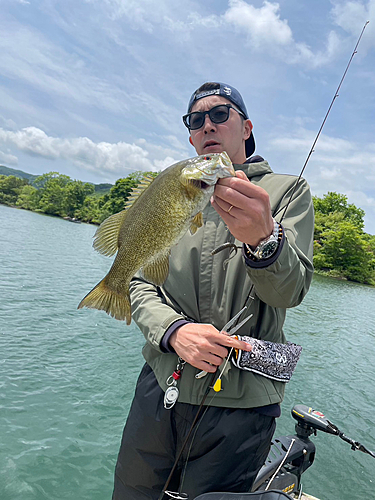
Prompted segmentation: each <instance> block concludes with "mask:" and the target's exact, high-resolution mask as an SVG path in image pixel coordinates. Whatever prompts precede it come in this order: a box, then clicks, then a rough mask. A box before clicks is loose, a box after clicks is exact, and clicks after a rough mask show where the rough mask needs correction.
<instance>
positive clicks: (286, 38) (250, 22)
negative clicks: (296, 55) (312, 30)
mask: <svg viewBox="0 0 375 500" xmlns="http://www.w3.org/2000/svg"><path fill="white" fill-rule="evenodd" d="M279 11H280V5H279V4H278V3H271V2H267V1H265V2H264V4H263V6H262V7H261V8H256V7H254V6H253V5H250V4H248V3H247V2H245V1H244V0H230V1H229V9H228V10H227V11H226V13H225V14H224V19H225V20H226V21H227V22H228V23H232V24H233V25H234V26H235V27H237V28H238V29H240V30H241V31H245V33H247V36H248V38H249V41H250V43H251V45H252V46H253V47H256V48H259V47H261V46H262V45H263V44H269V45H272V44H276V45H289V44H290V43H292V42H293V34H292V30H291V29H290V27H289V25H288V21H286V20H283V19H280V14H279Z"/></svg>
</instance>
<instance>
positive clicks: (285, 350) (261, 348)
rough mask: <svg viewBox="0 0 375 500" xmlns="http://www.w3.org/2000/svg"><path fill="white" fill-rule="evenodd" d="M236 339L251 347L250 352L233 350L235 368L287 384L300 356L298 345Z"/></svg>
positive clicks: (243, 338) (245, 338)
mask: <svg viewBox="0 0 375 500" xmlns="http://www.w3.org/2000/svg"><path fill="white" fill-rule="evenodd" d="M237 338H238V339H239V340H243V341H244V342H247V343H248V344H250V345H252V346H253V349H252V351H250V352H248V351H241V350H240V351H239V350H237V349H236V350H235V353H234V354H233V356H232V363H233V364H234V365H235V366H237V368H240V369H241V370H248V371H250V372H254V373H257V374H258V375H262V376H263V377H267V378H271V379H273V380H277V381H279V382H289V380H290V378H291V376H292V374H293V372H294V370H295V367H296V365H297V362H298V360H299V357H300V355H301V351H302V347H301V346H300V345H297V344H292V343H290V342H288V343H287V344H277V343H275V342H269V341H267V340H258V339H254V338H252V337H248V336H247V335H238V336H237Z"/></svg>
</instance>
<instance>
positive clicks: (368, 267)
mask: <svg viewBox="0 0 375 500" xmlns="http://www.w3.org/2000/svg"><path fill="white" fill-rule="evenodd" d="M313 201H314V207H315V230H314V266H315V268H316V269H317V270H323V271H325V272H328V273H329V274H334V275H336V276H341V277H344V278H346V279H348V280H351V281H358V282H361V283H369V284H375V242H374V237H371V236H370V235H367V234H366V233H364V231H363V227H364V215H365V212H364V211H363V210H362V209H361V208H358V207H356V206H355V205H354V204H348V201H347V197H346V196H345V195H341V194H338V193H333V192H330V193H328V194H327V195H324V197H323V198H318V197H313Z"/></svg>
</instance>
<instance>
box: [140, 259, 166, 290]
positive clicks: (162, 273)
mask: <svg viewBox="0 0 375 500" xmlns="http://www.w3.org/2000/svg"><path fill="white" fill-rule="evenodd" d="M169 254H170V251H168V252H166V253H163V254H161V255H160V254H159V255H158V256H156V257H155V259H154V260H153V261H152V262H150V263H149V264H146V265H145V266H144V267H143V268H142V269H141V273H142V276H143V277H144V279H145V280H147V281H151V283H153V284H154V285H156V286H160V285H162V284H163V283H164V281H165V280H166V279H167V276H168V273H169Z"/></svg>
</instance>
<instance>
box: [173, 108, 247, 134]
mask: <svg viewBox="0 0 375 500" xmlns="http://www.w3.org/2000/svg"><path fill="white" fill-rule="evenodd" d="M230 109H234V110H235V111H237V113H239V114H240V115H241V116H243V117H244V118H245V119H246V116H245V115H244V114H243V113H242V111H239V110H238V109H237V108H235V107H234V106H232V105H231V104H219V105H218V106H214V107H213V108H211V109H210V110H209V111H193V113H188V114H187V115H184V116H183V117H182V120H183V122H184V124H185V126H186V127H187V128H188V129H189V130H197V129H199V128H201V127H203V124H204V121H205V119H206V115H208V116H209V117H210V120H211V121H212V123H224V122H226V121H227V120H228V118H229V111H230Z"/></svg>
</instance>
